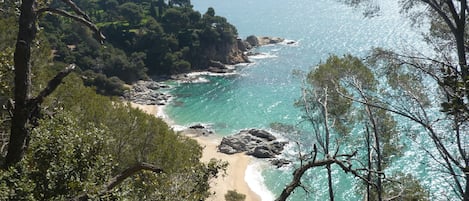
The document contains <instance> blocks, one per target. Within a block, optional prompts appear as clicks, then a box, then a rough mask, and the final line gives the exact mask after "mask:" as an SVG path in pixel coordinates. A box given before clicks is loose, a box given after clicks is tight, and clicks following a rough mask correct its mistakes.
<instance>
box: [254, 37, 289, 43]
mask: <svg viewBox="0 0 469 201" xmlns="http://www.w3.org/2000/svg"><path fill="white" fill-rule="evenodd" d="M257 40H258V41H259V45H270V44H277V43H281V42H283V41H284V40H285V39H283V38H279V37H269V36H262V37H258V39H257Z"/></svg>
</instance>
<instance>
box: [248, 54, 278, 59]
mask: <svg viewBox="0 0 469 201" xmlns="http://www.w3.org/2000/svg"><path fill="white" fill-rule="evenodd" d="M275 57H278V56H277V55H273V54H269V53H259V54H257V55H252V56H249V59H268V58H275Z"/></svg>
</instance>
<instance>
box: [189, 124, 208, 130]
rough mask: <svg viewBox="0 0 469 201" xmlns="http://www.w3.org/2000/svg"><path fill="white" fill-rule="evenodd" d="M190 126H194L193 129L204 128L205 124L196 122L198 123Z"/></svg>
mask: <svg viewBox="0 0 469 201" xmlns="http://www.w3.org/2000/svg"><path fill="white" fill-rule="evenodd" d="M189 128H192V129H204V128H205V126H203V125H202V124H196V125H193V126H189Z"/></svg>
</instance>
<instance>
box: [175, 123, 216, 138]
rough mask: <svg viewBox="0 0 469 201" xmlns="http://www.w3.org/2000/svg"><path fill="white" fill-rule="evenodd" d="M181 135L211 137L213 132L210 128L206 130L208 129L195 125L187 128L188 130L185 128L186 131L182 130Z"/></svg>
mask: <svg viewBox="0 0 469 201" xmlns="http://www.w3.org/2000/svg"><path fill="white" fill-rule="evenodd" d="M182 133H183V134H184V135H188V136H194V137H199V136H208V135H212V134H213V131H212V130H211V129H210V128H208V127H206V126H204V125H202V124H195V125H192V126H189V128H187V129H185V130H183V131H182Z"/></svg>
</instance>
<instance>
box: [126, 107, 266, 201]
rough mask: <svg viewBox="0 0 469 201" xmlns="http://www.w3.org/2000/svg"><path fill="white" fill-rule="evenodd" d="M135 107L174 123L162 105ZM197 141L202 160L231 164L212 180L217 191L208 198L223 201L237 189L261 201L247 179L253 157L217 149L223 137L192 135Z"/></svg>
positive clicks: (248, 200)
mask: <svg viewBox="0 0 469 201" xmlns="http://www.w3.org/2000/svg"><path fill="white" fill-rule="evenodd" d="M131 105H132V106H133V107H135V108H139V109H141V110H143V111H144V112H146V113H148V114H152V115H156V116H158V117H160V118H162V119H163V120H165V121H166V123H168V124H169V125H170V126H171V125H173V122H171V121H170V120H169V119H168V118H167V117H166V116H164V114H163V112H162V111H160V109H161V108H160V107H158V106H156V105H140V104H135V103H131ZM191 137H193V138H194V139H195V140H197V142H198V143H199V144H200V145H201V146H202V147H204V150H203V156H202V161H203V162H208V161H210V159H212V158H216V159H221V160H223V161H227V162H228V163H229V166H228V168H227V171H226V173H227V175H226V176H225V177H218V178H217V179H215V180H213V181H211V187H212V189H211V190H212V191H214V192H215V195H213V196H211V197H210V198H208V199H207V200H211V201H223V200H225V198H224V196H225V194H226V193H227V192H228V190H236V191H237V192H238V193H242V194H244V195H246V200H245V201H260V200H261V198H260V196H259V195H257V194H256V193H254V192H253V191H252V190H251V189H250V188H249V185H248V184H247V183H246V181H245V172H246V169H247V167H248V165H249V162H250V160H251V158H250V157H249V156H247V155H244V154H233V155H227V154H223V153H220V152H218V151H217V145H218V144H219V143H220V141H221V138H220V137H217V136H209V137H207V136H200V137H195V136H191Z"/></svg>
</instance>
